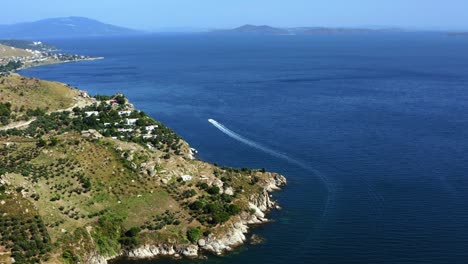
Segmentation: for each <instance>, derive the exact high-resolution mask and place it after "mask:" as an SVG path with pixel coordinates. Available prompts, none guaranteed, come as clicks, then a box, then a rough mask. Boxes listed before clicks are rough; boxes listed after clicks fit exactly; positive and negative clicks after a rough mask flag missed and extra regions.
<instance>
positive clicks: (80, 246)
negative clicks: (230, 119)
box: [0, 77, 269, 263]
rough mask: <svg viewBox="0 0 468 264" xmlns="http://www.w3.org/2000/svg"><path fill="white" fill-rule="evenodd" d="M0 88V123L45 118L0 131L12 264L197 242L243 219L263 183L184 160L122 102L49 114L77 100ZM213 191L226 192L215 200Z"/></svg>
mask: <svg viewBox="0 0 468 264" xmlns="http://www.w3.org/2000/svg"><path fill="white" fill-rule="evenodd" d="M0 83H1V85H2V86H1V92H2V94H1V98H2V100H1V102H2V104H1V105H0V114H1V113H4V114H5V113H6V114H8V112H10V113H9V114H10V116H11V115H16V117H17V118H16V119H18V116H20V113H22V112H21V111H16V110H17V109H21V108H24V109H36V108H38V109H46V110H47V112H45V113H41V114H40V115H39V117H37V119H36V120H34V121H33V122H32V123H31V124H30V125H29V127H27V128H24V129H11V130H7V131H0V180H1V182H0V215H2V218H1V219H0V231H1V232H0V247H4V248H5V249H6V250H7V251H9V252H10V253H11V254H12V256H13V257H14V258H15V260H16V262H17V263H37V262H44V263H79V262H81V261H83V257H84V256H85V255H86V254H88V253H89V252H92V251H93V250H94V249H95V248H96V249H97V250H98V252H99V253H100V254H102V255H104V256H113V255H115V254H117V253H118V252H119V251H120V250H121V249H131V248H134V247H136V246H138V245H142V244H145V243H172V244H174V243H179V244H184V243H185V244H189V243H196V241H197V240H198V239H199V238H202V237H205V236H208V235H209V234H211V233H214V234H216V233H219V232H223V225H222V224H223V223H226V222H229V221H232V219H233V216H236V215H239V214H240V213H242V212H250V208H249V206H248V197H249V196H250V195H251V194H253V193H257V192H260V191H262V190H263V189H262V187H260V186H259V184H258V183H259V182H262V181H263V180H265V179H266V178H267V177H268V175H269V174H268V173H266V172H264V170H250V169H234V168H228V167H218V166H216V165H213V164H209V163H205V162H202V161H199V160H193V159H191V157H190V155H189V154H190V148H189V146H188V144H187V143H186V142H184V141H183V140H182V139H181V138H180V137H179V136H178V135H177V134H176V133H175V132H174V131H172V130H171V129H169V128H168V127H166V126H164V125H163V124H162V123H160V122H158V121H156V120H154V119H152V118H150V117H149V116H147V115H146V114H145V113H143V112H140V111H136V110H133V109H132V108H131V106H130V105H129V104H128V102H127V100H126V99H125V97H124V96H123V95H120V94H118V95H115V96H97V97H96V98H97V99H98V100H97V101H96V102H95V104H92V105H88V106H86V107H83V108H79V107H75V108H73V109H71V110H67V111H61V112H53V111H52V110H53V109H63V108H66V107H70V105H73V97H74V96H75V95H76V94H77V91H75V90H73V89H70V88H68V87H66V86H63V85H59V84H57V83H50V82H44V81H39V80H35V79H28V78H24V77H8V78H2V79H0ZM36 97H37V98H41V99H40V100H33V99H32V98H36ZM5 98H6V99H5ZM41 101H42V102H41ZM46 107H48V108H46ZM122 111H129V112H128V113H125V114H123V113H122ZM25 112H27V110H25ZM90 112H97V114H92V115H90ZM23 116H24V114H23ZM129 119H133V120H134V121H135V119H136V121H135V122H134V124H131V125H129V124H128V123H127V122H128V120H129ZM148 127H151V128H152V130H151V131H147V128H148ZM129 129H131V130H132V131H129ZM182 175H190V176H191V179H190V180H184V179H183V178H182ZM214 182H222V183H223V184H224V188H227V187H230V188H232V190H233V193H232V194H231V195H228V194H221V192H220V191H221V189H220V188H219V187H218V186H216V185H215V184H214Z"/></svg>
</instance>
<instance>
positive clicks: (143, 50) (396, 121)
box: [21, 34, 468, 263]
mask: <svg viewBox="0 0 468 264" xmlns="http://www.w3.org/2000/svg"><path fill="white" fill-rule="evenodd" d="M53 44H55V45H57V46H59V47H62V48H63V49H64V51H65V52H73V53H79V54H85V55H95V56H104V57H105V59H104V60H100V61H89V62H79V63H72V64H63V65H53V66H47V67H39V68H33V69H28V70H24V71H22V72H21V74H24V75H27V76H34V77H39V78H43V79H49V80H56V81H60V82H65V83H69V84H71V85H73V86H77V87H79V88H81V89H85V90H88V91H90V92H91V93H92V94H96V93H100V94H113V93H115V92H124V93H125V94H127V96H128V97H129V98H130V99H131V101H132V102H133V103H134V104H135V105H136V107H137V108H140V109H142V110H144V111H146V112H147V113H149V114H150V115H151V116H152V117H154V118H156V119H158V120H161V121H163V122H164V123H166V124H167V125H168V126H170V127H171V128H173V129H175V130H176V131H177V132H178V133H179V134H180V135H181V136H183V137H184V138H185V139H186V140H187V141H188V142H189V143H190V144H191V145H192V146H193V147H195V148H197V149H198V150H199V152H200V156H201V158H202V159H204V160H207V161H210V162H216V163H218V164H223V165H229V166H236V167H245V166H248V167H254V168H262V167H264V168H266V169H268V170H270V171H277V172H280V173H282V174H284V175H286V176H287V178H288V180H289V185H288V186H287V187H286V188H285V189H284V190H283V191H281V192H278V193H276V194H275V198H276V199H278V200H279V202H280V204H281V205H282V207H283V210H281V211H275V212H273V213H272V214H271V215H270V216H271V218H273V219H275V221H274V222H272V223H269V224H266V225H264V226H261V227H257V228H254V229H253V230H252V231H253V233H255V234H259V235H260V236H262V237H264V238H265V239H266V242H265V243H264V244H261V245H246V246H244V247H242V248H240V249H239V250H238V251H236V252H235V253H233V254H231V255H228V256H227V257H224V258H218V257H210V258H209V259H208V261H203V262H208V263H221V262H222V263H286V262H287V263H468V141H467V138H468V38H462V37H449V36H445V35H442V34H391V35H355V36H353V35H343V36H338V35H337V36H333V35H330V36H310V37H298V36H277V37H267V36H263V37H218V36H208V35H185V36H184V35H178V36H175V35H174V36H145V37H135V38H111V39H84V40H80V41H76V40H63V41H60V40H56V41H53ZM209 118H213V119H215V120H217V121H218V122H220V123H221V124H223V125H224V126H226V127H227V128H229V129H230V130H232V131H234V132H235V133H237V134H239V135H240V136H242V137H244V138H246V139H248V140H250V142H253V143H255V144H259V145H261V146H263V147H265V148H268V149H269V150H272V151H275V153H276V154H278V155H271V154H272V153H268V152H265V151H262V150H261V149H258V148H253V147H252V146H251V145H246V144H244V143H242V142H240V141H238V140H235V139H233V138H231V137H229V136H228V135H226V134H224V133H222V132H221V131H220V130H218V129H217V128H215V127H214V126H213V125H212V124H210V123H209V122H208V121H207V120H208V119H209ZM273 154H274V153H273ZM154 262H156V261H138V263H154ZM157 262H161V263H175V261H173V260H168V259H159V260H158V261H157ZM182 262H184V263H188V262H197V261H189V260H184V261H182ZM200 262H202V261H200ZM119 263H134V262H130V261H125V260H122V261H120V262H119Z"/></svg>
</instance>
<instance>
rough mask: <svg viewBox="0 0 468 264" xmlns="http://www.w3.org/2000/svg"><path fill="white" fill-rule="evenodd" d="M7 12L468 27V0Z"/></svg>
mask: <svg viewBox="0 0 468 264" xmlns="http://www.w3.org/2000/svg"><path fill="white" fill-rule="evenodd" d="M2 5H3V8H4V9H5V10H15V8H18V7H28V8H21V12H7V13H5V14H2V17H0V24H14V23H21V22H31V21H36V20H41V19H46V18H54V17H67V16H80V17H88V18H92V19H97V20H100V21H103V22H105V23H109V24H115V25H119V26H124V27H129V28H134V29H142V30H163V29H168V28H183V29H214V28H234V27H237V26H240V25H243V24H255V25H271V26H276V27H298V26H327V27H373V26H385V27H399V28H405V29H425V30H468V16H466V14H465V10H468V1H464V0H451V1H450V4H448V3H447V1H442V0H412V1H406V0H393V1H385V2H383V1H374V0H355V1H346V2H345V1H341V0H327V1H315V2H313V3H312V2H311V1H310V0H291V1H289V2H288V4H285V3H284V1H280V0H257V1H255V2H254V3H252V1H247V0H237V1H223V2H222V3H220V2H219V1H215V0H201V1H197V2H194V1H190V0H173V1H170V2H162V1H154V0H136V1H130V0H119V1H115V0H102V1H93V0H81V1H79V2H78V1H76V2H67V4H66V5H64V4H63V1H58V0H16V1H14V2H13V1H11V2H10V1H9V2H4V3H2Z"/></svg>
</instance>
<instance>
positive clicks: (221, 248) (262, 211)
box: [84, 173, 287, 264]
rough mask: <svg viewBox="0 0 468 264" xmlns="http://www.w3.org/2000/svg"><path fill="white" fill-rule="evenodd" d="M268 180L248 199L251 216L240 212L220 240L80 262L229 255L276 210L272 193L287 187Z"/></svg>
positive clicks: (145, 248) (93, 256) (163, 246)
mask: <svg viewBox="0 0 468 264" xmlns="http://www.w3.org/2000/svg"><path fill="white" fill-rule="evenodd" d="M270 176H271V177H269V180H268V181H267V182H265V184H263V186H262V187H263V192H262V193H259V194H254V195H252V196H251V197H250V199H249V200H250V201H249V207H250V208H251V210H252V212H253V211H255V212H254V213H252V214H251V213H248V212H243V213H242V214H241V215H240V216H237V217H236V218H235V219H234V220H233V221H231V222H230V223H227V224H226V227H227V231H226V232H225V233H224V234H223V235H222V236H215V235H210V236H209V237H208V238H206V239H200V240H198V243H197V245H194V244H185V245H176V244H172V245H171V244H159V245H150V244H146V245H142V246H140V247H138V248H136V249H133V250H130V251H121V252H120V253H119V255H117V256H111V257H104V256H102V255H100V254H99V253H98V252H92V253H91V254H89V256H88V258H87V259H86V260H85V261H84V263H86V264H107V263H108V261H110V260H113V259H117V258H129V259H151V258H157V257H164V256H166V257H167V256H169V257H174V258H182V257H186V258H196V257H199V256H201V255H202V253H203V252H207V253H210V254H215V255H223V254H225V253H228V252H230V251H233V250H234V249H235V248H236V247H238V246H240V245H242V244H244V243H245V242H246V240H247V238H246V234H247V233H248V232H249V226H251V225H256V224H262V223H265V222H268V221H269V220H268V219H267V218H266V214H267V213H268V212H269V211H270V210H272V209H280V207H279V206H278V204H277V203H276V201H274V200H272V198H271V196H272V192H274V191H276V190H280V189H281V188H282V187H283V186H285V185H286V184H287V180H286V178H285V177H284V176H282V175H279V174H275V173H271V174H270Z"/></svg>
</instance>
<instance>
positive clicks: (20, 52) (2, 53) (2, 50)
mask: <svg viewBox="0 0 468 264" xmlns="http://www.w3.org/2000/svg"><path fill="white" fill-rule="evenodd" d="M31 55H32V53H31V52H29V51H26V50H24V49H19V48H15V47H10V46H5V45H2V44H0V59H7V58H11V57H26V56H31ZM0 63H1V61H0Z"/></svg>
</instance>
